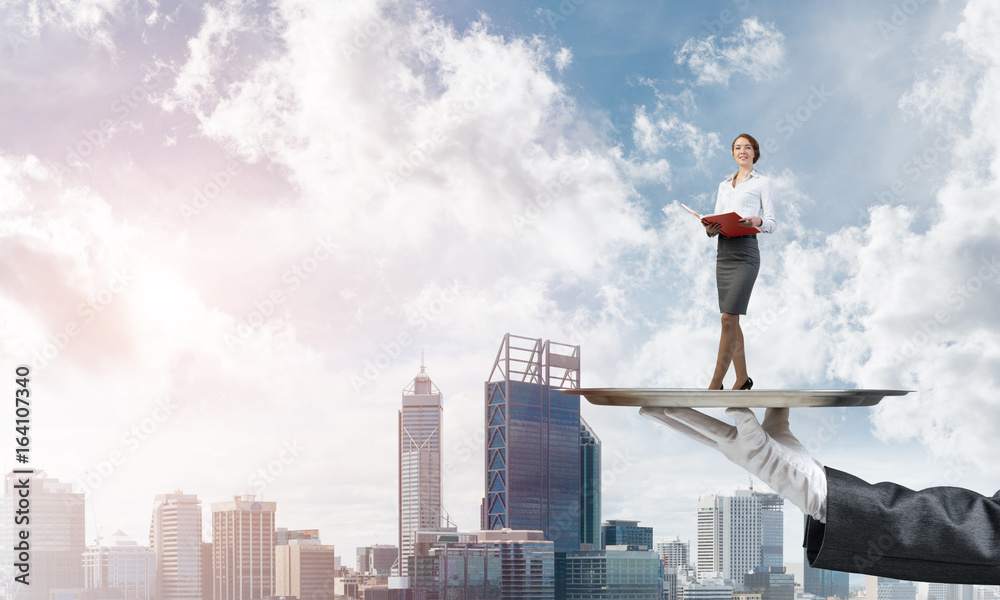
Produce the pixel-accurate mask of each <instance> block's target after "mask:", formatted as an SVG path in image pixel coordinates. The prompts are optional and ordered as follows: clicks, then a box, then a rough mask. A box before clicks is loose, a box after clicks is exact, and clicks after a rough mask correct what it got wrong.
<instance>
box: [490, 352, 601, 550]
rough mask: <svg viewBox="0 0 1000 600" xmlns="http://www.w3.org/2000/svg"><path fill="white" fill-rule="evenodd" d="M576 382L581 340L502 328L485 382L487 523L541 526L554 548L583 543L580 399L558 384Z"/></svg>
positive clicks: (571, 385) (523, 527)
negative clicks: (569, 342)
mask: <svg viewBox="0 0 1000 600" xmlns="http://www.w3.org/2000/svg"><path fill="white" fill-rule="evenodd" d="M553 349H556V350H560V351H561V352H555V351H553ZM579 387H580V347H579V346H569V345H566V344H559V343H555V342H550V341H548V340H542V339H533V338H526V337H521V336H515V335H511V334H509V333H508V334H506V335H504V339H503V343H502V344H501V346H500V349H499V351H498V352H497V356H496V359H495V361H494V363H493V368H492V370H491V371H490V376H489V378H488V380H487V382H486V385H485V388H486V415H485V420H486V432H487V435H486V448H487V451H486V465H485V466H486V501H485V505H484V508H483V520H484V523H483V527H484V529H490V530H495V529H504V528H510V529H518V530H532V529H533V530H541V531H543V532H544V534H545V538H546V539H548V540H552V541H553V542H554V543H555V552H557V553H559V552H573V551H577V550H579V549H580V541H581V535H580V523H581V515H582V514H583V510H582V507H581V498H582V491H581V490H582V485H581V483H582V482H581V464H580V463H581V458H580V454H581V452H580V443H581V429H580V398H579V396H571V395H567V394H562V393H560V392H559V391H558V389H559V388H574V389H575V388H579Z"/></svg>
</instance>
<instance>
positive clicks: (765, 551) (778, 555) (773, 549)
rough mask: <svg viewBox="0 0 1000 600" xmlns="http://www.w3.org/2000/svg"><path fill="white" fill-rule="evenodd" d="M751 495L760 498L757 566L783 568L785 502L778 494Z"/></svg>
mask: <svg viewBox="0 0 1000 600" xmlns="http://www.w3.org/2000/svg"><path fill="white" fill-rule="evenodd" d="M753 494H754V495H755V496H757V497H758V498H760V564H759V566H761V567H781V566H784V564H785V515H784V513H785V500H784V499H783V498H782V497H781V496H779V495H778V494H765V493H763V492H753ZM755 566H758V565H755Z"/></svg>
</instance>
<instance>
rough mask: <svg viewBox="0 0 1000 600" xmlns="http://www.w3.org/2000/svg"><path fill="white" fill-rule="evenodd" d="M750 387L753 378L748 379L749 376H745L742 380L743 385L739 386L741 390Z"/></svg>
mask: <svg viewBox="0 0 1000 600" xmlns="http://www.w3.org/2000/svg"><path fill="white" fill-rule="evenodd" d="M752 387H753V379H750V378H749V377H747V380H746V381H744V382H743V385H741V386H740V389H741V390H749V389H750V388H752Z"/></svg>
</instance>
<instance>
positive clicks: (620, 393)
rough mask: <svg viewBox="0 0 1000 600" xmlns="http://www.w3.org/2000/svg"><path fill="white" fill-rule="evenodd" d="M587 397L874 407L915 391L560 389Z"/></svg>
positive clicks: (617, 401)
mask: <svg viewBox="0 0 1000 600" xmlns="http://www.w3.org/2000/svg"><path fill="white" fill-rule="evenodd" d="M559 391H560V392H562V393H563V394H566V395H572V396H583V397H584V398H586V399H587V401H588V402H590V403H591V404H595V405H599V406H625V407H632V408H636V407H639V408H641V407H663V408H666V407H691V408H728V407H746V408H784V407H787V408H850V407H864V406H874V405H876V404H878V403H879V402H881V401H882V399H883V398H885V397H887V396H905V395H906V394H909V393H911V392H913V391H914V390H893V389H866V388H859V389H852V390H834V389H816V390H807V389H796V390H788V389H783V390H702V389H692V388H575V389H559Z"/></svg>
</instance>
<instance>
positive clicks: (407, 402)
mask: <svg viewBox="0 0 1000 600" xmlns="http://www.w3.org/2000/svg"><path fill="white" fill-rule="evenodd" d="M443 415H444V401H443V399H442V396H441V390H439V389H438V388H437V386H436V385H434V382H433V381H431V378H430V376H429V375H427V372H426V370H425V368H424V364H423V360H422V359H421V361H420V373H418V374H417V376H416V377H414V378H413V381H411V382H410V385H409V386H407V387H406V388H405V389H404V390H403V408H402V409H401V410H400V411H399V574H400V575H402V576H412V575H413V552H414V550H413V544H414V537H413V536H414V533H415V532H417V531H421V530H434V529H439V528H440V527H441V522H442V520H443V519H442V516H443V514H444V511H443V509H442V507H441V427H442V418H443Z"/></svg>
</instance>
